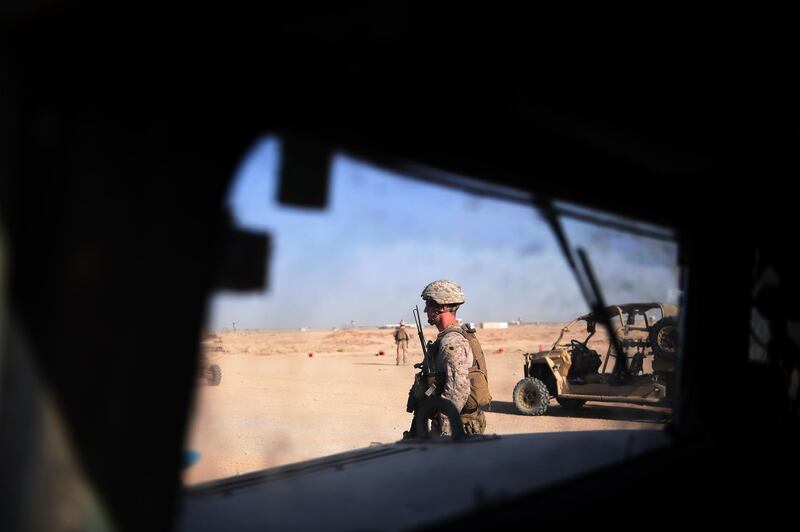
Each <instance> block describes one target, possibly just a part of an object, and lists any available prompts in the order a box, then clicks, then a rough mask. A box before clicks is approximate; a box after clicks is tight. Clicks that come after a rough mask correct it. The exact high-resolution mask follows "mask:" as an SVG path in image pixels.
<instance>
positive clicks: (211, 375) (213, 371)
mask: <svg viewBox="0 0 800 532" xmlns="http://www.w3.org/2000/svg"><path fill="white" fill-rule="evenodd" d="M206 382H208V384H210V385H211V386H218V385H219V383H220V382H222V370H221V369H220V367H219V366H217V365H216V364H211V365H210V366H208V369H207V370H206Z"/></svg>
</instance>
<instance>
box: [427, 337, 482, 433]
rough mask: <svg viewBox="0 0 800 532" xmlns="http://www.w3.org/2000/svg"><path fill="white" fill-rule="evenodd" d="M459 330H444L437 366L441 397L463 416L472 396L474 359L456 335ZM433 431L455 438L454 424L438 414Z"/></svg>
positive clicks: (464, 339) (439, 345)
mask: <svg viewBox="0 0 800 532" xmlns="http://www.w3.org/2000/svg"><path fill="white" fill-rule="evenodd" d="M459 327H460V326H459V325H453V326H451V327H448V328H447V329H445V330H443V331H442V332H441V333H439V336H438V338H437V340H436V344H434V345H437V344H438V350H437V352H436V355H435V357H436V358H435V364H436V371H437V374H438V375H439V376H440V377H439V380H440V383H441V388H440V389H441V390H442V393H441V396H442V397H443V398H445V399H448V400H449V401H450V402H452V403H453V404H454V405H455V407H456V410H457V411H459V412H461V410H462V409H463V408H464V405H465V404H466V402H467V398H468V397H469V393H470V382H469V368H470V367H471V366H472V364H473V356H472V348H470V346H469V342H468V341H467V340H466V338H464V337H463V336H462V335H461V334H459V333H457V332H454V331H453V329H456V328H459ZM431 430H432V432H433V433H434V434H452V431H451V430H450V420H449V419H447V416H446V415H444V414H437V415H436V418H435V419H434V420H433V422H432V423H431Z"/></svg>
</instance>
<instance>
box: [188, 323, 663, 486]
mask: <svg viewBox="0 0 800 532" xmlns="http://www.w3.org/2000/svg"><path fill="white" fill-rule="evenodd" d="M563 325H564V324H539V325H534V324H524V325H519V326H512V327H510V328H508V329H495V330H491V329H486V330H479V331H478V337H479V338H480V340H481V344H482V346H483V349H484V352H485V353H486V360H487V365H488V367H489V385H490V388H491V391H492V397H493V399H494V401H493V404H492V411H491V412H487V413H486V419H487V425H488V428H487V432H491V433H496V434H515V433H530V432H552V431H564V430H608V429H618V428H625V429H630V428H641V429H661V428H662V427H663V426H664V423H665V422H666V421H667V420H668V410H666V409H664V408H654V407H642V406H630V405H609V404H602V403H588V404H587V405H586V406H585V407H584V408H582V409H581V410H579V411H578V412H576V413H571V414H568V413H567V412H565V411H563V410H562V409H561V408H560V407H559V405H558V404H557V403H555V401H553V402H552V404H551V407H550V409H549V410H548V412H547V414H546V415H545V416H538V417H529V416H523V415H520V414H518V413H516V410H515V408H514V405H513V403H512V399H511V392H512V390H513V388H514V385H515V384H516V383H517V382H518V381H519V380H520V379H521V378H522V377H523V370H522V366H523V357H522V354H523V353H524V352H530V351H538V350H539V347H540V345H541V346H542V347H544V348H549V347H550V345H548V344H552V342H553V341H554V340H555V339H556V337H557V336H558V333H559V331H560V329H561V327H563ZM412 331H413V329H412ZM392 332H393V331H392V330H389V329H377V328H375V329H344V330H309V331H303V332H301V331H297V330H292V331H231V332H218V333H215V334H214V335H213V336H212V335H209V336H208V337H207V338H206V339H205V341H204V342H203V346H204V349H205V350H206V352H207V353H208V356H209V357H210V358H211V359H212V360H213V362H215V363H217V364H219V366H220V367H221V368H222V383H221V385H220V386H205V385H198V388H197V398H196V404H195V414H194V418H193V423H192V426H191V427H190V430H189V434H188V441H187V444H186V447H187V448H188V449H192V450H195V451H197V452H199V453H200V460H199V461H198V462H197V463H196V464H194V465H193V466H191V467H190V468H189V469H187V470H186V472H185V477H184V480H185V482H186V483H188V484H192V483H197V482H203V481H206V480H212V479H215V478H221V477H227V476H232V475H237V474H241V473H245V472H249V471H254V470H258V469H263V468H267V467H273V466H278V465H283V464H287V463H291V462H296V461H300V460H306V459H311V458H316V457H320V456H325V455H329V454H333V453H337V452H342V451H347V450H351V449H357V448H361V447H366V446H369V445H370V444H372V443H374V442H380V443H389V442H393V441H396V440H398V439H400V437H401V435H402V432H403V431H404V430H406V429H407V428H408V426H409V424H410V422H411V414H408V413H406V411H405V405H406V398H407V394H408V389H409V386H410V385H411V383H412V382H413V376H414V373H415V371H416V370H415V369H414V368H413V367H412V363H414V362H418V361H419V360H421V358H422V353H421V349H420V346H419V341H418V340H417V337H416V336H414V337H412V341H411V342H410V349H409V355H410V356H409V359H410V360H409V361H408V365H406V366H396V365H395V348H394V340H393V338H392ZM574 332H575V333H577V336H578V337H580V338H581V339H582V338H583V335H585V332H584V331H581V330H575V331H574ZM435 336H436V331H435V329H434V328H433V327H426V329H425V337H426V338H427V339H434V338H435ZM589 345H590V347H592V348H593V349H596V350H597V351H598V352H599V353H601V354H603V355H604V354H605V352H606V347H605V346H606V345H607V344H606V343H605V337H604V335H603V334H602V333H601V332H600V331H598V333H597V334H596V335H595V337H594V338H593V339H592V341H590V343H589ZM381 350H383V351H384V353H385V355H383V356H378V355H377V354H378V352H379V351H381ZM309 353H313V356H309ZM611 365H612V364H611V363H609V369H608V371H610V367H611Z"/></svg>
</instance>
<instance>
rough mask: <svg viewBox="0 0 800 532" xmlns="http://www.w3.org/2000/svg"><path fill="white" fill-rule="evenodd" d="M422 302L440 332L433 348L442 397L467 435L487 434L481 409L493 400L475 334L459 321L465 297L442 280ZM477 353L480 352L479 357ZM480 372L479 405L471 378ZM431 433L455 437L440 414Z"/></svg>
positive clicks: (424, 294)
mask: <svg viewBox="0 0 800 532" xmlns="http://www.w3.org/2000/svg"><path fill="white" fill-rule="evenodd" d="M422 299H424V300H425V314H426V315H427V316H428V323H429V324H431V325H435V326H436V328H437V329H438V330H439V336H438V337H437V338H436V341H435V342H434V344H433V346H432V349H433V353H434V357H435V364H436V372H437V380H438V381H439V382H437V388H438V389H439V390H440V392H439V395H440V396H441V397H442V398H444V399H447V400H449V401H450V402H452V403H453V404H454V405H455V407H456V409H457V410H458V411H459V412H460V414H461V422H462V423H463V424H464V429H465V431H466V432H467V433H472V434H477V433H483V431H484V430H485V428H486V419H485V417H484V414H483V412H481V410H480V408H479V407H480V406H483V405H485V404H487V403H488V402H491V396H490V395H489V387H488V380H487V378H486V362H485V360H484V357H483V351H482V350H481V348H480V344H479V343H478V340H477V338H476V337H475V335H474V330H472V331H471V332H470V331H469V330H466V329H463V328H462V327H461V326H460V325H459V324H458V320H457V319H456V312H457V311H458V309H459V307H460V306H461V305H462V304H463V303H464V293H463V291H462V290H461V287H460V286H459V285H457V284H456V283H454V282H452V281H447V280H439V281H434V282H432V283H430V284H429V285H428V286H426V287H425V289H424V290H423V291H422ZM473 347H474V349H473ZM473 351H478V355H477V357H476V356H475V355H474V354H473ZM479 365H480V368H479ZM476 372H477V373H481V375H482V380H480V381H479V384H478V388H480V389H479V390H478V396H479V397H480V399H478V400H477V402H476V400H475V395H476V394H475V391H476V389H475V385H474V382H476V381H474V380H473V381H472V382H473V384H472V386H471V380H472V379H471V378H472V377H474V376H475V375H473V374H474V373H476ZM487 397H488V399H486V398H487ZM431 431H432V432H433V433H434V434H451V433H452V432H451V429H450V421H449V419H448V418H447V416H445V415H444V414H437V415H436V416H435V418H434V419H433V421H432V423H431Z"/></svg>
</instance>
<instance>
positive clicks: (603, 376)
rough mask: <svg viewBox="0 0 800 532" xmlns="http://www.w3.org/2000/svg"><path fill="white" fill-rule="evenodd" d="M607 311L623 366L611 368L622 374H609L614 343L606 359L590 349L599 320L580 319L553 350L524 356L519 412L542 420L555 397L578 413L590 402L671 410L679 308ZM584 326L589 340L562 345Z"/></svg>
mask: <svg viewBox="0 0 800 532" xmlns="http://www.w3.org/2000/svg"><path fill="white" fill-rule="evenodd" d="M605 311H606V312H607V313H608V317H609V318H610V321H611V324H612V327H614V328H615V330H616V335H617V338H619V341H620V346H621V348H622V351H623V352H622V353H621V356H624V357H625V360H624V362H625V364H624V365H622V366H620V365H616V364H612V368H614V367H615V366H616V368H617V369H618V370H617V371H613V370H612V371H610V372H607V369H608V365H609V364H608V363H609V360H610V359H613V358H616V357H617V356H618V355H617V353H616V352H615V351H616V350H615V349H614V347H613V342H610V341H609V347H608V350H607V351H606V354H605V357H601V356H600V355H599V354H598V353H597V351H595V350H593V349H591V348H589V345H588V344H589V339H590V338H591V337H592V336H593V335H594V333H595V330H596V326H597V321H598V320H597V316H596V315H595V314H593V313H589V314H586V315H583V316H579V317H578V318H576V319H575V320H573V321H572V322H570V323H569V324H567V325H566V326H565V327H564V328H563V329H561V334H560V335H559V337H558V339H557V340H556V341H555V343H554V344H553V346H552V348H551V349H549V350H547V351H540V352H538V353H524V355H523V356H524V357H525V367H524V371H525V378H524V379H522V380H521V381H519V382H518V383H517V385H516V386H515V387H514V392H513V398H514V405H515V406H516V407H517V410H519V411H520V412H522V413H523V414H527V415H531V416H539V415H542V414H544V413H545V412H546V411H547V407H548V405H549V402H550V398H551V397H555V399H556V401H558V403H559V404H560V405H561V406H563V407H565V408H580V407H581V406H583V405H584V404H585V403H586V401H604V402H614V403H633V404H649V405H668V400H669V398H670V396H669V389H670V387H671V385H672V381H673V372H674V369H675V357H676V354H677V346H678V322H677V316H678V307H677V305H670V304H664V303H628V304H625V305H611V306H608V307H606V309H605ZM580 321H585V322H586V332H587V333H588V336H587V337H586V338H585V339H584V340H582V341H581V340H578V339H570V340H569V341H566V342H564V341H563V340H564V336H565V334H566V333H568V332H569V330H570V327H572V326H573V325H574V324H575V323H577V322H580ZM615 362H616V361H615ZM620 367H622V368H624V371H623V372H620V371H619V368H620Z"/></svg>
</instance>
